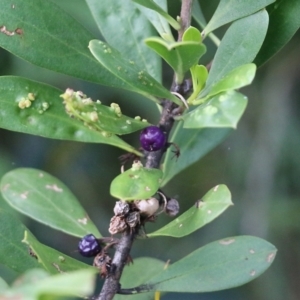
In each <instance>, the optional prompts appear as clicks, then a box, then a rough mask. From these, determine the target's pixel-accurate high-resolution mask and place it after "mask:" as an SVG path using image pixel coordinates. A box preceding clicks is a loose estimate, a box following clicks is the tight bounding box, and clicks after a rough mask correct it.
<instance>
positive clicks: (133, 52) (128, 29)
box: [86, 0, 161, 82]
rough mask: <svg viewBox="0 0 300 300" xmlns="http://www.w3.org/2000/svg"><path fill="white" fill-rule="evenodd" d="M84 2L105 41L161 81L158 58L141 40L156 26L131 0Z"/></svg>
mask: <svg viewBox="0 0 300 300" xmlns="http://www.w3.org/2000/svg"><path fill="white" fill-rule="evenodd" d="M86 3H87V5H88V6H89V8H90V11H91V13H92V15H93V17H94V19H95V21H96V23H97V25H98V27H99V29H100V31H101V33H102V35H103V36H104V38H105V40H106V41H107V43H108V44H109V45H111V46H112V47H114V48H115V49H117V50H119V51H120V52H121V53H122V54H123V55H124V56H125V57H126V58H127V59H130V60H134V61H135V62H136V64H137V65H138V66H139V67H140V68H141V69H145V70H147V72H148V73H149V74H151V75H152V76H153V77H154V78H155V79H156V80H157V81H159V82H161V60H160V59H159V58H158V57H157V56H156V55H155V54H154V53H153V51H151V50H150V49H149V48H148V47H146V45H145V43H144V39H145V38H147V37H149V36H152V35H154V34H155V30H154V29H153V27H152V26H151V24H150V23H149V21H148V20H147V18H146V17H145V16H144V15H143V14H142V13H141V12H140V11H139V10H138V9H137V8H136V5H135V4H134V3H132V1H131V0H122V1H119V0H101V2H99V1H98V0H86Z"/></svg>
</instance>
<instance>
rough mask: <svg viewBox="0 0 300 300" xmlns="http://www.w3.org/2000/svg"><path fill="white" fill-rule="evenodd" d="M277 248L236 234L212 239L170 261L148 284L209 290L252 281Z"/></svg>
mask: <svg viewBox="0 0 300 300" xmlns="http://www.w3.org/2000/svg"><path fill="white" fill-rule="evenodd" d="M276 251H277V250H276V248H275V247H274V246H273V245H272V244H270V243H268V242H267V241H265V240H263V239H260V238H257V237H252V236H238V237H231V238H227V239H223V240H219V241H215V242H212V243H210V244H208V245H206V246H204V247H202V248H200V249H198V250H196V251H194V252H192V253H191V254H189V255H188V256H186V257H184V258H182V259H181V260H179V261H177V262H176V263H174V264H171V265H170V266H169V267H168V268H167V269H166V270H164V271H162V272H160V273H158V274H157V276H155V277H153V278H152V279H151V280H150V281H149V282H148V283H147V285H149V286H151V288H152V290H159V291H161V292H189V293H201V292H212V291H219V290H224V289H229V288H233V287H236V286H240V285H242V284H245V283H247V282H249V281H252V280H253V279H255V278H256V277H258V276H259V275H260V274H262V273H263V272H264V271H265V270H266V269H268V268H269V267H270V265H271V263H272V262H273V260H274V258H275V255H276Z"/></svg>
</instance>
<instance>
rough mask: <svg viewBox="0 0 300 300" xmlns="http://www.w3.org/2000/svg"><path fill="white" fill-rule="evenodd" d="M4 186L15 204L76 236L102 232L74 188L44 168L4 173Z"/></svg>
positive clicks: (42, 220)
mask: <svg viewBox="0 0 300 300" xmlns="http://www.w3.org/2000/svg"><path fill="white" fill-rule="evenodd" d="M0 189H1V192H2V196H3V197H4V199H5V200H6V201H7V202H8V203H9V204H10V205H11V206H12V207H13V208H15V209H16V210H18V211H19V212H21V213H22V214H25V215H27V216H29V217H31V218H33V219H35V220H36V221H38V222H41V223H43V224H45V225H48V226H50V227H52V228H55V229H57V230H60V231H63V232H66V233H68V234H70V235H73V236H78V237H83V236H84V235H86V234H89V233H93V234H94V235H95V236H96V237H100V236H101V235H100V233H99V231H98V229H97V228H96V226H95V225H94V223H93V222H92V221H91V220H90V219H89V217H88V216H87V214H86V212H85V210H84V209H83V207H82V206H81V205H80V203H79V202H78V200H77V199H76V198H75V196H74V195H73V194H72V193H71V191H70V190H69V189H68V188H67V187H66V186H65V185H64V184H63V183H62V182H61V181H60V180H58V179H57V178H55V177H53V176H51V175H50V174H48V173H46V172H44V171H40V170H35V169H25V168H24V169H15V170H13V171H10V172H8V173H7V174H6V175H4V176H3V178H2V180H1V183H0Z"/></svg>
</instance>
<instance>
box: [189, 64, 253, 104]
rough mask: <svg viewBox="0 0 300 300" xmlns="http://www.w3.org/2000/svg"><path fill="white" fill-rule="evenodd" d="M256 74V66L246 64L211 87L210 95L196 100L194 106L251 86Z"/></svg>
mask: <svg viewBox="0 0 300 300" xmlns="http://www.w3.org/2000/svg"><path fill="white" fill-rule="evenodd" d="M255 72H256V66H255V64H246V65H242V66H239V67H237V68H235V69H233V70H232V71H230V72H229V73H228V74H227V75H226V76H225V77H223V78H221V79H220V81H218V82H217V83H215V84H214V85H213V86H212V87H211V89H210V91H209V93H208V95H207V96H206V97H205V98H203V99H196V100H194V101H193V104H195V105H196V104H199V103H203V102H205V101H206V99H208V98H210V97H212V96H214V95H217V94H219V93H221V92H225V91H230V90H237V89H239V88H242V87H244V86H246V85H249V84H251V82H252V81H253V79H254V77H255Z"/></svg>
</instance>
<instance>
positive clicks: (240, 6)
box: [204, 0, 275, 35]
mask: <svg viewBox="0 0 300 300" xmlns="http://www.w3.org/2000/svg"><path fill="white" fill-rule="evenodd" d="M273 2H275V0H255V1H240V0H221V1H220V3H219V5H218V7H217V9H216V11H215V13H214V15H213V16H212V18H211V19H210V21H209V23H208V24H207V26H206V27H205V28H204V32H205V35H207V34H208V33H209V32H211V31H213V30H215V29H217V28H219V27H221V26H223V25H225V24H227V23H230V22H232V21H235V20H238V19H241V18H243V17H246V16H249V15H251V14H253V13H255V12H257V11H259V10H261V9H263V8H264V7H266V6H267V5H269V4H271V3H273Z"/></svg>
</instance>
